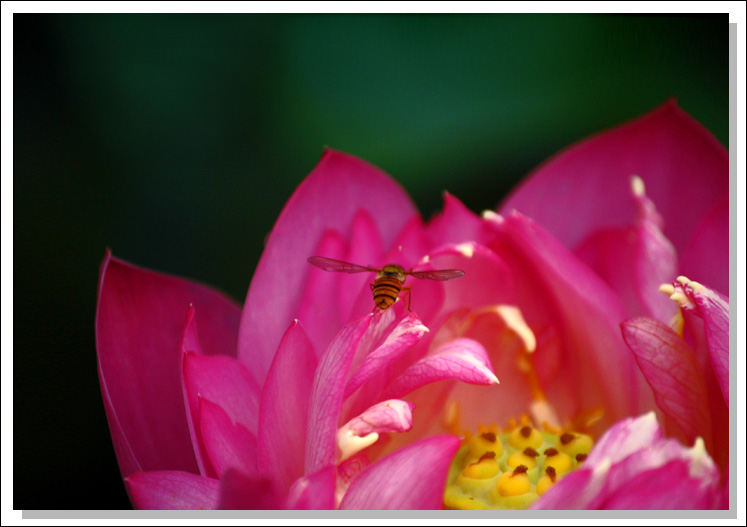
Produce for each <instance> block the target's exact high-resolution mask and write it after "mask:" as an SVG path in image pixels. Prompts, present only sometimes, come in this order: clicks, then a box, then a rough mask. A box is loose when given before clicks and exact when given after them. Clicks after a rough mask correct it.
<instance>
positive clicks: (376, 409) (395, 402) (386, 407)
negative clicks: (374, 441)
mask: <svg viewBox="0 0 747 527" xmlns="http://www.w3.org/2000/svg"><path fill="white" fill-rule="evenodd" d="M414 409H415V405H414V404H412V403H409V402H407V401H400V400H399V399H390V400H388V401H383V402H381V403H379V404H376V405H374V406H372V407H371V408H369V409H368V410H366V411H365V412H363V413H362V414H361V415H359V416H358V417H356V418H354V419H351V420H350V421H348V423H347V424H346V425H345V426H343V428H345V429H347V430H350V431H351V432H353V433H354V434H355V435H358V436H364V435H367V434H372V433H377V434H380V433H383V432H407V431H408V430H409V429H410V427H412V411H413V410H414Z"/></svg>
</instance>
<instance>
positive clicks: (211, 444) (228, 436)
mask: <svg viewBox="0 0 747 527" xmlns="http://www.w3.org/2000/svg"><path fill="white" fill-rule="evenodd" d="M199 399H200V430H201V432H202V440H203V442H204V444H205V452H206V453H207V457H208V459H209V460H210V463H211V464H212V466H213V468H214V469H215V472H216V474H219V475H220V474H223V473H224V472H225V471H226V470H227V469H230V468H236V469H239V470H241V471H242V472H246V473H247V474H256V473H257V438H256V437H255V436H254V434H252V433H251V432H250V431H249V430H247V429H246V427H245V426H242V425H240V424H238V423H232V422H231V418H230V417H228V414H227V413H226V412H225V410H223V408H221V407H220V406H218V405H217V404H214V403H212V402H210V401H208V400H207V399H205V398H203V397H200V398H199Z"/></svg>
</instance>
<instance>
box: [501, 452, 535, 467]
mask: <svg viewBox="0 0 747 527" xmlns="http://www.w3.org/2000/svg"><path fill="white" fill-rule="evenodd" d="M537 456H539V453H538V452H537V451H536V450H535V449H533V448H531V447H527V448H525V449H524V450H523V451H522V452H514V453H513V454H511V455H510V456H509V458H508V461H506V464H507V465H508V466H509V467H511V468H516V467H518V466H519V465H524V466H526V467H527V468H528V469H529V470H532V469H533V468H534V467H536V466H537Z"/></svg>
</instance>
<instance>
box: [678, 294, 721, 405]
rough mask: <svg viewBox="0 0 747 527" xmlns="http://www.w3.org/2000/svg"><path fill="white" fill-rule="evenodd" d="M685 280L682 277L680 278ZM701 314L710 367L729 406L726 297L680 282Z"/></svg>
mask: <svg viewBox="0 0 747 527" xmlns="http://www.w3.org/2000/svg"><path fill="white" fill-rule="evenodd" d="M683 281H684V280H683ZM682 287H683V289H684V290H685V292H686V293H687V295H688V296H689V297H690V298H692V300H693V302H694V303H695V305H696V306H697V308H698V313H699V314H700V316H701V317H703V323H704V327H705V337H706V342H707V343H708V353H709V355H710V358H711V366H712V367H713V371H714V373H715V374H716V379H718V383H719V386H720V387H721V394H722V395H723V396H724V401H726V404H727V406H728V405H729V300H728V298H726V299H725V298H724V297H723V296H722V295H719V294H718V292H716V291H713V290H711V289H709V288H708V287H705V286H703V285H702V284H699V283H697V282H686V283H684V284H683V285H682Z"/></svg>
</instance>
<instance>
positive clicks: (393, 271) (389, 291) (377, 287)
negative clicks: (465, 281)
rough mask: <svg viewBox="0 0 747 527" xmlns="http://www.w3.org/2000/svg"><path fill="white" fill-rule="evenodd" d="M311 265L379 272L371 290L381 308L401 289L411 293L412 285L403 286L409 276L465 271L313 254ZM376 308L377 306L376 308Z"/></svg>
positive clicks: (444, 276) (447, 275) (431, 277)
mask: <svg viewBox="0 0 747 527" xmlns="http://www.w3.org/2000/svg"><path fill="white" fill-rule="evenodd" d="M308 262H309V263H310V264H311V265H315V266H316V267H318V268H319V269H323V270H325V271H333V272H336V273H364V272H366V271H369V272H374V273H378V274H377V275H376V280H374V283H372V284H370V286H371V291H372V292H373V297H374V303H375V304H376V307H378V308H379V309H382V310H383V309H387V308H389V307H390V306H391V305H392V304H394V303H395V302H396V301H397V297H398V296H399V292H400V291H405V293H410V290H411V289H412V288H411V287H403V286H402V284H403V283H404V282H405V278H407V276H413V277H415V278H420V279H421V280H440V281H444V280H452V279H454V278H459V277H460V276H464V271H462V270H461V269H438V270H435V271H413V270H412V269H410V270H409V271H405V269H404V267H402V266H401V265H397V264H388V265H385V266H384V267H382V268H381V269H377V268H376V267H372V266H370V265H358V264H354V263H349V262H343V261H341V260H334V259H332V258H325V257H324V256H312V257H310V258H309V259H308ZM411 298H412V296H411V295H408V297H407V310H408V311H409V310H410V300H411ZM374 309H376V308H374Z"/></svg>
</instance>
